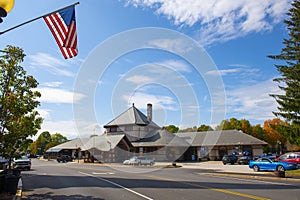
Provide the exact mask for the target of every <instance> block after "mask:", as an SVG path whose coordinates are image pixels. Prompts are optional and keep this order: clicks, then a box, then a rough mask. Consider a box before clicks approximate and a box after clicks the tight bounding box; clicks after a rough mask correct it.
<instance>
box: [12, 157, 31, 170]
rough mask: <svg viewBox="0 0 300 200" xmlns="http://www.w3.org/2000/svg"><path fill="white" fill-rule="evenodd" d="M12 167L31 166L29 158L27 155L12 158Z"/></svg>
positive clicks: (26, 167) (28, 168) (24, 167)
mask: <svg viewBox="0 0 300 200" xmlns="http://www.w3.org/2000/svg"><path fill="white" fill-rule="evenodd" d="M13 167H14V168H15V169H27V170H30V168H31V160H30V158H28V157H27V156H22V157H21V158H18V159H14V160H13Z"/></svg>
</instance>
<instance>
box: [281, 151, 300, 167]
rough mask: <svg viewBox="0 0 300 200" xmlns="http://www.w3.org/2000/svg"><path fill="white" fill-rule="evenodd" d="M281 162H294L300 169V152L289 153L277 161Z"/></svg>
mask: <svg viewBox="0 0 300 200" xmlns="http://www.w3.org/2000/svg"><path fill="white" fill-rule="evenodd" d="M275 160H276V161H280V162H292V163H297V164H298V167H300V152H289V153H285V154H282V155H281V156H279V157H278V158H276V159H275Z"/></svg>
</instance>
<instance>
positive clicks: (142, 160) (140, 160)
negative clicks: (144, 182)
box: [123, 156, 155, 165]
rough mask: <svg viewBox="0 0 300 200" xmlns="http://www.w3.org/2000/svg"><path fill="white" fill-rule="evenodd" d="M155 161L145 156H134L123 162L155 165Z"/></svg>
mask: <svg viewBox="0 0 300 200" xmlns="http://www.w3.org/2000/svg"><path fill="white" fill-rule="evenodd" d="M154 163H155V161H154V160H153V159H150V158H147V157H145V156H134V157H132V158H130V159H129V160H125V161H124V162H123V164H125V165H126V164H128V165H154Z"/></svg>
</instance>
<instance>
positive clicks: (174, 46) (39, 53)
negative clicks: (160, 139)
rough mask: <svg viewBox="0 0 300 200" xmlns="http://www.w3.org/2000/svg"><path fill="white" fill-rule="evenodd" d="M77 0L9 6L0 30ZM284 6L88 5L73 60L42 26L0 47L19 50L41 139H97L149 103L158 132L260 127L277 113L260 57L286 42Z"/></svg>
mask: <svg viewBox="0 0 300 200" xmlns="http://www.w3.org/2000/svg"><path fill="white" fill-rule="evenodd" d="M75 2H76V1H71V0H65V1H59V0H52V1H35V0H26V1H22V0H16V1H15V6H14V8H13V10H12V11H11V12H10V13H9V14H8V16H7V17H6V18H4V22H3V23H2V24H0V30H1V31H3V30H6V29H8V28H10V27H12V26H15V25H17V24H20V23H22V22H24V21H27V20H29V19H32V18H35V17H37V16H40V15H43V14H46V13H49V12H52V11H54V10H56V9H59V8H62V7H64V6H67V5H69V4H72V3H75ZM289 6H290V0H281V1H273V0H264V1H259V0H253V1H248V0H241V1H238V2H237V1H231V0H217V1H212V0H197V1H185V0H173V1H170V0H119V1H117V0H116V1H113V0H101V1H99V0H85V1H80V4H79V5H78V6H76V21H77V34H78V48H79V54H78V56H77V57H75V58H72V59H68V60H65V59H64V58H63V56H62V55H61V53H60V52H59V49H58V46H57V44H56V43H55V41H54V38H53V36H52V35H51V33H50V30H49V29H48V27H47V26H46V24H45V22H44V21H43V20H42V19H39V20H37V21H35V22H32V23H30V24H27V25H25V26H23V27H20V28H17V29H15V30H12V31H10V32H7V33H5V34H3V35H1V36H0V37H1V39H0V48H1V49H3V48H5V46H6V45H7V44H10V45H15V46H19V47H21V48H23V49H24V51H25V53H26V55H27V56H26V59H25V61H24V63H23V64H22V66H23V67H24V68H25V70H26V71H27V72H28V73H29V74H32V75H33V76H34V77H35V78H36V79H37V80H38V82H39V87H38V90H39V91H40V92H41V93H42V98H41V99H40V101H41V106H40V107H39V108H38V110H39V112H40V114H41V115H42V117H44V123H43V126H42V130H41V131H49V132H50V133H51V134H53V133H56V132H59V133H62V134H63V135H65V136H67V137H68V138H69V139H71V138H75V137H83V136H88V135H90V134H94V133H96V134H100V133H102V132H103V131H104V129H103V125H104V124H106V123H108V122H109V121H111V120H112V119H113V118H114V117H116V116H117V115H119V114H120V113H122V112H123V111H125V110H127V109H128V108H129V107H130V106H131V105H132V103H135V106H136V107H137V108H139V109H140V110H141V111H143V112H144V113H146V110H145V109H146V104H147V103H152V104H153V120H154V121H155V122H156V123H157V124H158V125H160V126H164V125H169V124H175V125H177V126H180V127H181V128H186V127H191V126H195V125H196V126H199V125H201V124H207V125H211V126H215V125H217V124H219V123H220V121H221V120H222V119H229V118H231V117H235V118H237V119H243V118H244V119H248V120H249V121H250V122H251V124H253V125H255V124H257V123H260V124H262V123H263V121H265V120H268V119H272V118H274V116H273V114H272V111H274V110H276V106H277V105H276V102H275V101H274V99H273V98H272V97H269V94H270V93H279V92H280V91H279V90H278V87H277V85H276V84H275V83H274V82H273V81H272V79H273V78H275V77H277V76H278V75H279V74H278V72H277V70H276V69H275V67H274V63H275V62H274V61H273V60H271V59H269V58H267V55H275V54H278V53H280V50H281V48H282V41H283V39H284V38H287V30H286V27H285V24H284V23H283V19H284V18H286V15H285V14H286V12H287V11H288V9H289ZM150 27H151V28H150ZM156 34H157V35H156ZM168 34H170V35H168ZM127 40H128V41H127ZM133 43H134V44H140V46H134V44H133ZM105 45H106V46H105ZM107 45H108V46H107ZM193 52H197V54H195V55H194V54H193V55H192V53H193ZM113 56H115V57H113ZM189 56H191V58H190V57H189ZM112 58H113V59H112Z"/></svg>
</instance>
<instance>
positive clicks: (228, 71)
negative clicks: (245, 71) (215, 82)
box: [206, 69, 240, 76]
mask: <svg viewBox="0 0 300 200" xmlns="http://www.w3.org/2000/svg"><path fill="white" fill-rule="evenodd" d="M239 71H240V69H223V70H212V71H208V72H206V74H207V75H212V76H220V75H221V76H225V75H228V74H232V73H237V72H239Z"/></svg>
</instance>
